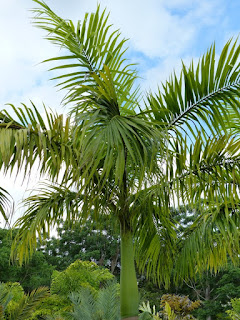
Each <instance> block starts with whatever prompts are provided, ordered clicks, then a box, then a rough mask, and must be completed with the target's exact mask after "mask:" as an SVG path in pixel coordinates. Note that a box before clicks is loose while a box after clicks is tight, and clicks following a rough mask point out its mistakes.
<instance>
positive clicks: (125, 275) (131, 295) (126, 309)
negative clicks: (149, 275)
mask: <svg viewBox="0 0 240 320" xmlns="http://www.w3.org/2000/svg"><path fill="white" fill-rule="evenodd" d="M120 301H121V319H122V320H137V319H138V306H139V295H138V286H137V277H136V270H135V265H134V252H133V238H132V234H131V232H130V231H126V230H121V275H120Z"/></svg>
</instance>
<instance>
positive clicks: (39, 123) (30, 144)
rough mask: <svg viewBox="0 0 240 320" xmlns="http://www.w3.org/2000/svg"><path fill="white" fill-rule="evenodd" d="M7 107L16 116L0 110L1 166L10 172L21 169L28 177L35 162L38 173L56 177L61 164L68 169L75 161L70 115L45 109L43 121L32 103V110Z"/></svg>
mask: <svg viewBox="0 0 240 320" xmlns="http://www.w3.org/2000/svg"><path fill="white" fill-rule="evenodd" d="M10 107H11V111H12V113H13V114H14V116H15V119H14V118H13V117H12V116H11V115H10V114H9V112H8V111H7V110H2V111H1V112H0V141H1V143H0V168H3V169H4V170H5V172H6V171H10V172H11V171H12V170H13V168H14V167H16V168H17V174H18V173H19V171H20V170H21V169H23V170H24V172H25V176H27V172H30V171H31V169H32V167H33V165H34V163H36V164H37V165H38V166H39V172H40V174H42V173H48V174H49V176H50V177H51V178H52V179H53V180H54V179H57V178H58V176H59V173H60V170H61V169H62V168H63V163H65V165H66V168H68V166H70V162H72V163H73V162H74V153H73V148H71V124H70V118H66V120H64V117H63V115H57V114H55V115H54V114H53V113H48V112H47V111H46V109H45V116H46V119H47V121H44V120H43V117H42V116H41V115H40V113H39V112H38V110H37V108H36V106H35V105H34V104H33V103H32V109H31V108H29V107H27V106H26V105H24V104H23V105H22V108H16V107H14V106H13V105H10ZM16 119H17V120H16Z"/></svg>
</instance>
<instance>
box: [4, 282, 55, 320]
mask: <svg viewBox="0 0 240 320" xmlns="http://www.w3.org/2000/svg"><path fill="white" fill-rule="evenodd" d="M48 295H49V289H48V288H47V287H40V288H38V289H36V290H33V291H32V292H31V293H30V294H29V295H27V296H26V295H24V297H23V298H22V299H21V300H20V301H19V302H18V305H17V306H16V307H15V308H14V309H12V310H11V312H10V315H9V317H8V319H10V320H25V319H27V318H29V317H31V316H32V313H33V311H34V310H35V309H36V308H37V306H38V305H39V304H40V303H41V301H42V300H43V299H45V298H46V297H47V296H48Z"/></svg>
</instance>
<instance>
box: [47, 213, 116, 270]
mask: <svg viewBox="0 0 240 320" xmlns="http://www.w3.org/2000/svg"><path fill="white" fill-rule="evenodd" d="M103 218H104V217H101V219H100V221H101V222H100V221H99V222H98V223H96V222H95V221H94V219H93V218H92V217H91V218H90V219H88V220H87V221H86V223H85V224H81V223H79V222H76V223H74V225H73V226H70V225H69V223H68V222H60V224H59V227H58V228H57V232H58V235H57V238H55V237H53V238H51V239H49V240H48V241H47V242H46V244H45V245H44V247H42V250H43V252H44V256H45V257H46V259H47V261H48V263H50V264H52V265H54V266H56V269H57V270H59V271H61V270H64V269H66V268H67V267H68V266H69V265H70V264H71V263H73V262H74V261H76V260H77V259H80V260H83V261H94V262H96V263H97V265H99V266H104V267H105V268H109V269H110V270H111V273H113V274H115V275H119V274H120V244H119V242H120V239H119V231H118V232H117V229H118V226H116V225H115V224H114V223H111V221H109V219H103Z"/></svg>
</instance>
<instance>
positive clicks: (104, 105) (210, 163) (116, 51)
mask: <svg viewBox="0 0 240 320" xmlns="http://www.w3.org/2000/svg"><path fill="white" fill-rule="evenodd" d="M35 2H36V3H38V4H39V5H40V8H38V9H35V10H34V12H35V13H37V16H36V19H35V24H36V25H37V26H38V27H40V28H42V29H44V30H46V31H47V39H48V40H50V41H52V42H53V43H54V44H56V45H58V46H60V48H63V49H64V51H63V52H64V55H63V56H59V57H56V58H52V59H49V60H46V61H49V62H52V63H56V65H55V66H54V67H53V68H52V69H53V70H59V71H61V72H62V74H61V75H59V76H58V77H56V78H55V79H57V80H58V81H60V84H59V85H60V86H61V88H62V89H65V90H67V94H66V96H65V99H64V103H65V104H66V105H70V106H71V110H70V112H69V115H68V116H64V115H57V114H53V113H49V112H47V111H46V113H45V116H46V119H47V120H46V121H44V119H43V117H42V116H41V115H40V113H39V111H38V110H37V108H36V106H35V105H34V104H33V103H32V106H31V108H29V107H27V106H25V105H23V106H22V107H21V108H16V107H14V106H12V110H11V112H8V111H7V110H3V111H2V112H1V113H0V167H4V168H5V170H11V169H12V168H13V167H17V168H18V169H19V170H20V169H24V170H25V173H26V176H27V175H28V173H30V172H31V171H32V168H33V165H34V163H36V164H37V165H38V168H39V172H40V173H41V174H48V177H49V181H50V184H49V185H48V186H46V185H44V186H43V187H42V188H41V189H40V191H39V192H38V193H37V194H36V195H35V196H34V195H33V196H31V197H29V198H28V199H27V200H26V205H27V206H28V207H27V209H26V212H25V214H24V216H23V217H21V218H20V219H19V220H18V221H17V223H16V224H15V226H16V227H17V228H19V231H18V235H17V237H16V239H15V244H14V248H13V251H15V250H17V251H18V254H19V256H18V257H19V259H20V260H19V261H20V262H22V261H23V259H27V258H28V257H29V253H30V254H31V253H32V252H33V250H34V249H35V248H36V242H37V234H38V236H39V237H40V239H43V238H46V237H47V236H48V230H49V228H50V226H52V225H54V224H55V223H57V221H59V218H61V217H65V216H66V219H67V220H68V221H69V222H71V221H74V220H80V221H83V222H84V220H86V219H88V217H89V215H90V212H91V210H94V215H95V218H96V220H97V219H98V217H99V215H100V214H106V215H110V214H111V215H114V216H115V217H116V219H117V221H118V222H119V225H120V227H121V280H120V283H121V284H120V286H121V290H120V291H121V293H120V296H121V299H120V300H121V318H122V319H131V320H134V319H137V317H138V302H139V297H138V288H137V279H136V273H135V261H136V262H137V264H138V266H139V268H140V270H141V271H146V272H147V275H149V276H152V277H153V279H154V280H156V281H159V282H165V284H166V285H168V284H169V281H170V275H171V272H172V268H173V265H174V264H175V265H176V270H177V272H176V273H175V278H176V281H177V280H180V279H182V278H183V277H188V276H194V275H195V273H196V271H198V272H201V270H202V269H203V268H206V266H208V267H209V268H211V269H212V268H215V269H217V268H218V267H219V266H221V265H222V264H223V263H225V261H226V259H227V255H230V256H231V257H232V259H234V258H236V259H237V258H238V254H237V252H238V250H239V245H238V244H239V243H240V242H239V230H238V225H239V219H240V218H239V217H240V215H239V214H236V212H237V211H238V210H239V185H240V170H239V164H240V157H239V147H240V140H239V98H240V67H239V62H238V61H239V60H238V59H239V56H240V46H239V45H238V43H237V42H234V43H233V42H231V41H228V42H227V44H226V45H225V46H224V48H223V50H222V52H221V54H220V57H219V59H218V58H217V56H216V54H215V46H212V47H211V48H210V49H209V50H208V51H207V52H206V54H205V55H204V56H203V57H202V58H201V59H200V60H199V62H198V63H197V64H196V65H194V64H193V63H191V65H190V67H189V68H187V67H186V66H185V65H184V64H183V66H182V71H181V74H180V77H177V76H176V75H175V74H173V75H172V77H171V78H170V79H169V80H168V81H166V83H165V84H163V85H162V89H161V90H160V89H159V90H158V92H157V93H156V94H152V93H149V94H147V95H146V97H144V99H143V101H140V97H141V96H140V94H139V90H138V87H137V83H138V81H139V79H138V77H137V71H136V67H135V66H133V65H131V64H129V63H128V62H127V61H126V58H127V57H128V56H127V54H126V47H125V42H126V40H125V39H121V37H120V33H119V31H118V30H115V31H113V32H112V31H111V26H110V25H109V23H108V16H106V14H105V11H103V12H102V13H101V12H100V8H99V7H98V8H97V10H96V12H95V13H92V14H90V15H88V14H86V15H85V18H84V20H83V21H82V22H79V23H78V24H77V25H76V26H74V24H73V22H72V21H71V20H64V19H62V18H60V17H59V16H58V15H57V14H55V13H54V12H53V11H52V10H51V9H50V8H49V7H48V6H47V4H45V3H44V2H42V1H40V0H35ZM9 108H10V107H9ZM10 113H11V114H10ZM12 114H14V116H12ZM57 182H59V184H57ZM200 203H203V207H204V211H203V212H201V213H200V214H199V215H198V217H197V219H196V221H195V222H194V223H193V225H192V226H191V227H190V228H188V229H187V230H186V232H185V233H184V234H183V235H182V237H181V238H180V239H179V238H178V237H177V234H176V230H175V222H174V219H173V216H172V215H171V210H170V208H171V207H172V206H178V205H180V204H181V205H186V204H190V205H191V207H194V206H196V207H199V204H200ZM134 245H135V251H134Z"/></svg>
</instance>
